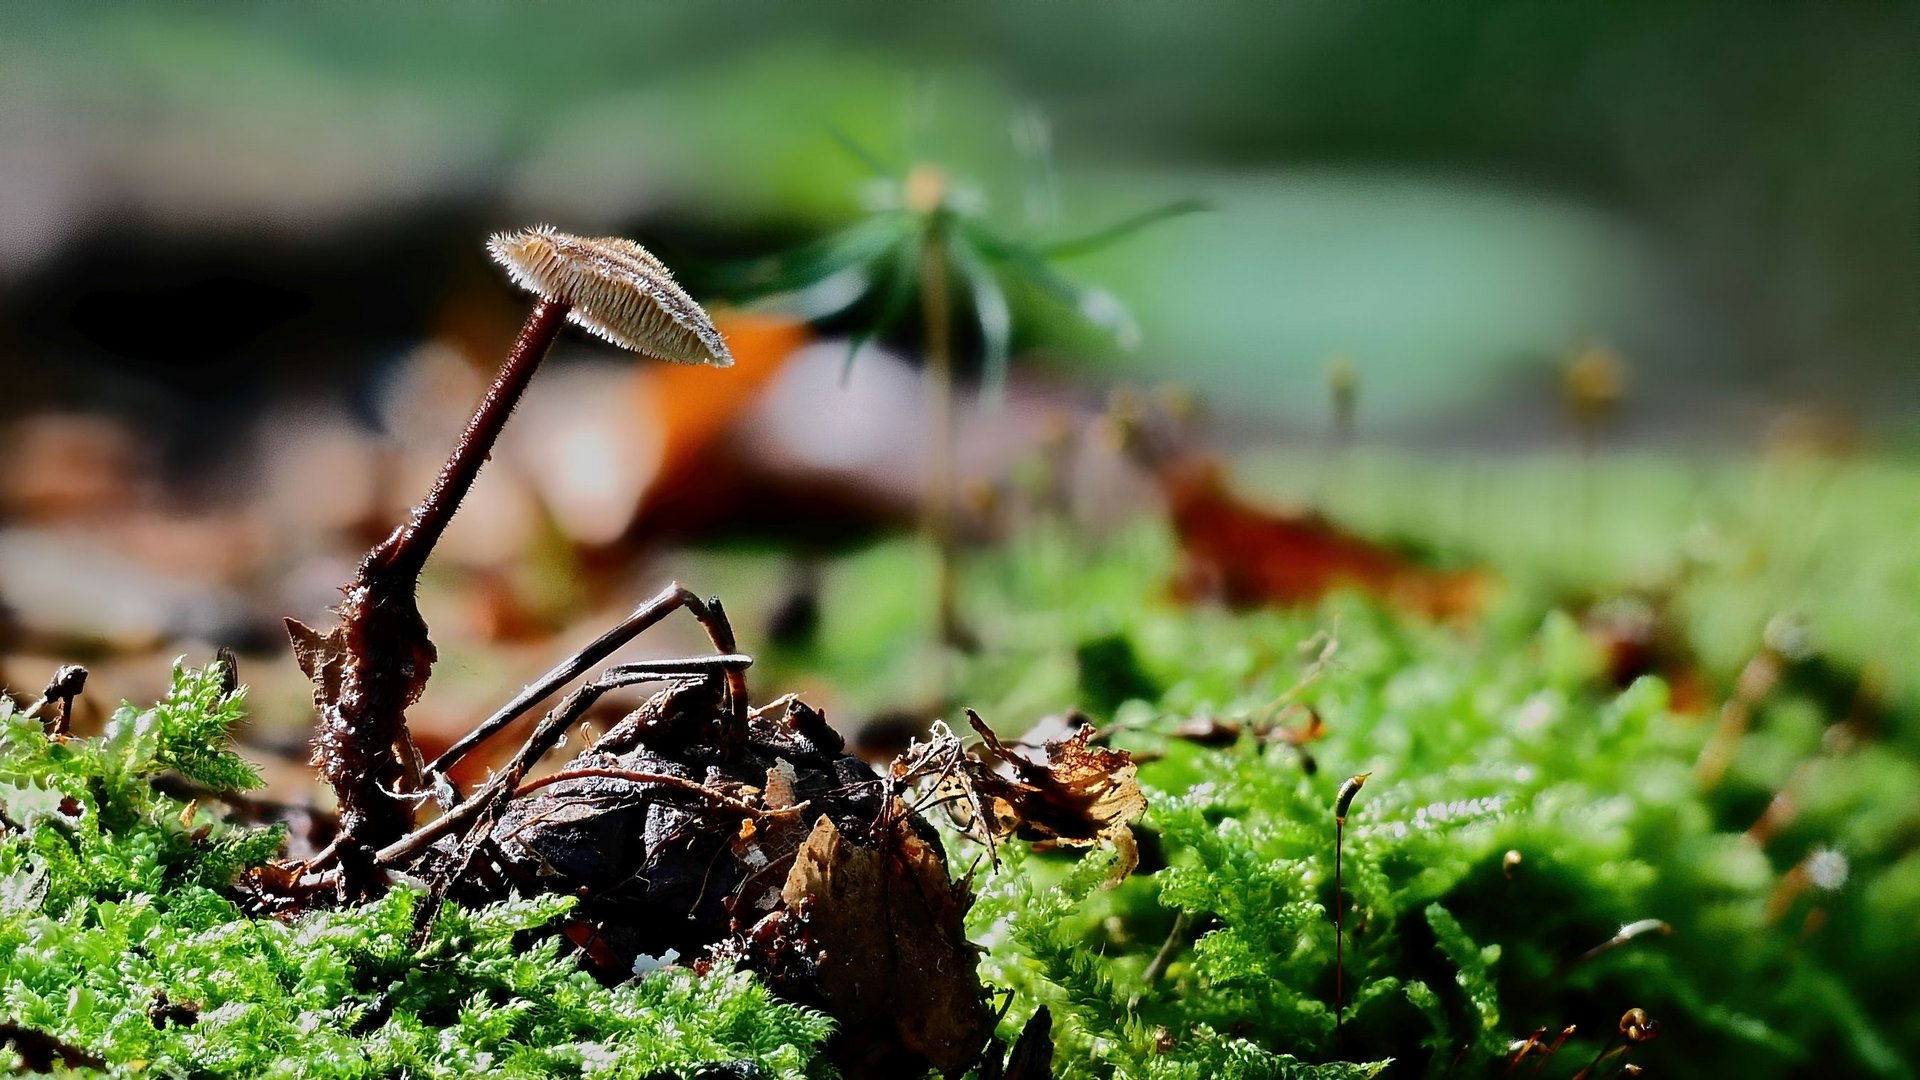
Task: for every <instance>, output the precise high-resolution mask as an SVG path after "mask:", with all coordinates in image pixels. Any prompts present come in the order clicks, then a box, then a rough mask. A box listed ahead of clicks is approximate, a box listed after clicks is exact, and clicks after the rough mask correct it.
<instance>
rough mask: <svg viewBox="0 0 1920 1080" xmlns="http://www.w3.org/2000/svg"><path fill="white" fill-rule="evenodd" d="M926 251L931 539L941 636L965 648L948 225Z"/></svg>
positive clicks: (930, 228)
mask: <svg viewBox="0 0 1920 1080" xmlns="http://www.w3.org/2000/svg"><path fill="white" fill-rule="evenodd" d="M926 228H927V236H926V242H925V243H924V244H922V245H921V249H920V318H921V322H922V324H923V332H924V334H925V335H926V342H925V344H926V351H927V376H928V381H929V383H930V384H931V388H932V394H931V400H930V401H929V406H930V409H931V413H932V415H931V416H930V417H929V418H928V419H929V422H928V431H929V435H928V440H929V441H928V451H929V454H928V461H927V502H926V507H925V511H924V512H925V515H926V522H925V525H926V530H927V535H928V536H929V537H930V538H931V539H932V540H933V545H934V550H935V552H936V553H937V555H938V557H939V562H940V565H939V570H938V572H937V573H938V584H937V586H936V587H937V589H938V594H937V599H936V605H937V610H938V614H939V619H940V637H941V640H943V641H945V642H946V643H947V644H950V645H964V644H966V643H968V642H970V641H971V639H972V635H970V634H969V633H967V631H966V628H965V627H964V626H962V625H961V622H960V613H959V604H958V601H957V598H956V592H957V590H958V583H957V580H956V579H957V577H958V572H957V571H958V568H957V566H956V555H955V551H954V542H953V485H954V435H955V433H954V414H953V290H952V286H951V284H950V282H949V281H948V269H947V239H946V226H945V225H944V224H943V223H942V222H940V221H939V220H938V219H937V218H936V219H935V220H933V221H931V222H929V223H928V224H927V227H926Z"/></svg>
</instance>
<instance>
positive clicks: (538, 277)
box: [287, 226, 732, 898]
mask: <svg viewBox="0 0 1920 1080" xmlns="http://www.w3.org/2000/svg"><path fill="white" fill-rule="evenodd" d="M487 247H488V250H489V251H490V252H491V253H492V254H493V256H494V258H495V259H496V260H498V261H499V262H500V263H501V264H502V265H503V266H505V267H506V268H507V272H508V273H509V274H511V275H512V277H513V279H514V280H515V281H516V282H517V283H519V284H520V285H522V286H524V287H525V288H527V289H529V290H530V291H532V292H534V293H535V294H536V295H538V297H539V302H538V303H537V304H535V305H534V309H533V313H532V314H531V315H529V316H528V318H527V322H526V325H525V326H524V327H522V328H521V330H520V336H519V338H518V339H517V340H515V342H514V343H513V350H512V352H510V353H509V354H508V356H507V362H506V364H505V365H504V366H502V367H501V369H500V374H499V375H498V376H496V377H495V378H494V381H493V385H492V386H490V387H488V388H487V395H486V398H485V399H484V400H482V401H481V403H480V406H479V408H478V409H476V410H475V411H474V414H473V418H472V419H471V420H469V421H468V422H467V427H466V430H465V431H463V432H461V434H460V439H459V441H458V442H457V443H456V444H455V446H454V449H453V453H452V454H451V455H450V456H449V457H448V458H447V462H446V464H445V465H444V466H442V467H441V470H440V475H439V477H438V478H437V479H436V480H435V481H434V483H433V489H432V490H431V491H429V492H428V493H427V496H426V498H425V499H423V500H421V502H420V504H419V505H418V506H416V507H414V509H413V512H412V513H411V514H410V515H408V519H407V520H406V521H405V522H403V523H401V525H400V526H399V527H398V528H396V529H394V531H393V533H392V534H391V535H389V536H388V537H387V538H386V539H385V540H383V541H381V542H380V543H379V544H377V545H375V546H374V548H373V550H371V551H369V552H368V553H367V557H366V559H365V560H364V561H363V562H362V563H361V565H360V568H359V571H358V573H356V574H355V576H354V580H353V581H351V582H349V583H348V584H347V586H346V588H345V589H344V590H343V591H344V592H345V593H346V599H345V601H344V602H343V603H342V604H341V605H340V608H339V611H340V625H339V626H337V627H336V628H334V629H333V630H332V631H331V632H329V633H326V634H321V633H319V632H317V631H314V630H312V629H309V628H307V627H305V626H302V625H300V624H299V623H297V622H294V621H293V620H288V625H287V629H288V632H289V634H290V635H291V636H292V638H293V642H294V652H295V655H296V656H297V657H298V659H299V661H300V666H301V668H302V670H304V671H305V672H306V673H307V676H308V677H309V678H310V679H312V680H313V683H314V706H315V709H316V710H317V711H318V713H319V716H320V725H319V733H318V734H317V735H316V736H315V738H314V750H313V762H314V765H315V766H316V767H317V768H318V769H319V771H320V773H321V775H322V776H323V777H325V778H326V780H327V782H328V783H329V784H331V785H332V786H333V789H334V791H335V793H336V795H337V797H338V800H339V805H340V833H339V837H338V839H337V842H336V845H335V852H336V856H337V858H338V860H339V863H340V879H339V880H340V885H341V891H342V892H343V893H344V894H345V895H348V896H353V897H361V898H364V897H369V896H372V895H376V894H377V893H378V892H379V891H380V890H381V889H382V888H383V887H384V880H383V878H382V876H381V874H380V872H379V869H378V868H377V867H376V866H375V863H374V853H375V852H377V851H379V850H381V849H382V848H384V847H386V846H387V845H389V844H391V843H393V842H394V841H396V840H398V839H400V838H401V837H402V836H404V835H405V834H406V833H407V832H408V831H409V830H410V829H411V828H412V827H413V807H412V803H411V802H410V801H409V800H408V799H407V798H406V793H407V792H409V791H410V790H418V787H419V785H420V783H421V777H420V773H421V771H422V767H421V763H420V762H419V758H418V754H417V752H416V751H415V749H414V747H413V743H412V738H411V736H410V735H409V733H408V731H407V727H406V710H407V708H408V707H409V706H410V705H412V704H413V703H414V702H415V701H416V700H418V699H419V697H420V694H421V691H422V690H424V689H425V688H426V683H427V676H428V673H429V671H430V669H431V668H432V666H433V662H434V660H435V659H436V654H435V651H434V647H433V642H432V641H431V640H430V639H429V638H428V637H427V625H426V621H425V620H424V619H422V618H421V617H420V612H419V608H418V607H417V606H416V604H415V602H414V592H415V590H416V588H417V587H418V585H419V581H420V572H421V570H422V568H423V567H424V566H425V565H426V561H427V557H428V555H429V554H431V553H432V551H433V548H434V546H435V545H436V544H437V543H438V542H439V540H440V537H441V535H442V534H443V533H445V532H446V528H447V525H448V523H450V522H451V521H452V520H453V514H454V511H456V510H458V509H459V507H460V502H461V500H462V499H463V498H465V496H466V494H467V491H468V490H469V489H470V488H472V486H473V482H474V480H475V479H476V478H477V477H478V476H479V475H480V469H481V467H482V466H483V465H485V464H486V461H487V456H488V454H489V453H491V451H492V450H493V444H494V441H495V440H496V439H497V438H498V437H499V434H500V430H501V428H503V427H505V426H506V423H507V418H508V417H509V416H511V415H513V408H514V405H515V404H516V403H517V402H518V401H519V400H520V396H521V395H522V394H523V393H524V392H525V391H526V388H527V384H528V383H529V382H531V381H532V379H533V373H534V371H535V370H537V369H538V368H539V366H540V363H541V361H542V360H544V359H545V358H546V355H547V352H548V350H550V349H551V348H552V346H553V342H554V339H555V338H556V337H558V336H559V333H560V328H561V327H562V326H563V325H564V324H565V323H566V321H567V320H568V319H571V320H573V321H574V322H575V323H578V324H579V325H581V326H582V327H585V328H586V329H588V330H590V331H592V332H593V333H595V334H598V335H600V336H601V337H603V338H606V339H607V340H608V341H611V342H613V343H615V344H617V345H621V346H623V347H625V348H629V349H633V350H635V351H637V352H641V353H646V354H649V355H653V356H657V357H660V358H662V359H666V360H673V361H678V362H681V363H706V364H714V365H718V366H725V365H727V364H730V363H732V357H731V356H729V355H728V353H727V346H726V342H725V341H724V340H722V339H721V337H720V332H719V331H718V330H715V329H714V326H713V322H712V321H711V320H710V319H708V318H707V315H706V312H704V311H702V310H701V309H700V306H699V305H698V304H696V303H694V302H693V300H692V299H691V298H690V297H688V296H687V294H686V293H685V292H683V291H681V289H680V287H679V286H677V285H675V284H674V282H673V275H672V274H671V273H669V272H668V271H667V268H666V267H664V266H662V265H661V264H660V261H659V260H658V259H655V258H654V257H653V256H652V255H650V254H648V253H647V251H646V249H644V248H642V247H641V246H640V245H638V244H636V243H634V242H633V241H631V240H622V239H619V238H615V237H603V238H599V239H587V238H584V237H578V236H570V235H568V234H566V233H562V232H558V231H556V230H554V229H551V228H547V227H544V226H543V227H539V228H534V229H528V230H525V231H522V232H517V233H502V234H499V235H496V236H494V237H493V238H492V239H491V240H489V241H488V244H487Z"/></svg>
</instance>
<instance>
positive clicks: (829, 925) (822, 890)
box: [781, 814, 993, 1077]
mask: <svg viewBox="0 0 1920 1080" xmlns="http://www.w3.org/2000/svg"><path fill="white" fill-rule="evenodd" d="M781 898H782V900H783V901H785V903H786V905H787V910H788V911H789V912H791V913H794V914H795V915H796V916H798V915H801V913H804V918H805V920H806V925H807V932H808V934H809V936H810V937H811V939H812V941H813V942H814V944H815V945H816V946H817V947H818V949H819V950H820V962H819V964H818V971H819V991H820V993H821V995H822V996H823V997H824V998H825V999H826V1002H827V1005H828V1009H829V1011H830V1012H831V1013H832V1014H833V1017H834V1019H835V1021H836V1022H837V1023H838V1025H839V1029H840V1030H839V1032H838V1034H837V1035H836V1042H837V1043H838V1044H839V1048H838V1050H837V1052H836V1055H835V1056H836V1058H837V1059H838V1063H839V1065H840V1068H841V1070H842V1071H843V1072H844V1073H845V1074H846V1075H849V1076H856V1077H857V1076H896V1075H908V1074H909V1073H908V1072H905V1071H901V1070H903V1069H907V1068H909V1067H910V1065H911V1064H912V1063H915V1062H914V1061H913V1059H918V1061H922V1062H924V1065H922V1066H921V1067H922V1068H924V1067H925V1066H931V1067H932V1068H934V1069H937V1070H939V1071H940V1072H941V1073H944V1074H946V1075H949V1076H957V1075H959V1074H960V1073H962V1072H965V1071H966V1070H967V1069H969V1068H971V1067H972V1066H973V1065H974V1063H975V1062H976V1061H978V1060H979V1057H980V1052H981V1048H982V1047H983V1046H984V1045H985V1043H986V1040H987V1037H988V1036H989V1035H990V1034H991V1032H992V1030H993V1013H992V1012H991V1011H990V1010H989V1009H988V1008H987V1001H986V991H985V990H984V989H983V988H982V987H981V985H980V978H979V976H978V974H976V972H975V970H974V967H975V962H976V954H975V951H974V948H973V946H972V945H971V944H969V943H968V941H967V939H966V931H965V929H964V928H963V926H962V923H961V920H962V917H963V916H964V915H965V913H966V908H967V902H968V901H967V896H966V893H965V891H964V889H963V887H961V886H957V885H955V884H954V883H953V882H952V881H950V880H949V879H948V877H947V868H946V859H945V858H944V856H943V855H942V854H941V852H940V850H939V849H938V848H937V847H935V846H934V845H933V844H931V843H929V842H928V840H927V839H925V838H923V837H921V836H920V835H919V834H918V833H916V832H915V831H914V830H913V829H912V828H910V827H908V826H907V825H906V824H905V823H904V822H902V823H900V824H897V825H895V826H893V827H892V828H891V829H890V830H889V832H888V834H887V835H886V837H885V839H884V840H883V842H882V843H881V844H878V845H872V846H869V845H868V844H866V843H863V842H861V841H859V840H856V839H854V838H851V837H849V836H846V835H844V834H842V833H841V831H840V830H839V828H838V827H836V826H835V825H834V823H833V820H832V819H831V818H829V817H827V816H826V815H824V814H823V815H821V817H820V819H819V820H818V821H817V822H816V823H815V825H814V827H813V831H812V833H810V834H809V835H808V836H807V839H806V842H805V843H803V844H801V846H800V850H799V851H798V852H796V853H795V855H794V860H793V868H792V869H791V870H790V871H788V874H787V881H786V885H785V887H784V888H783V889H782V890H781ZM903 1054H904V1055H905V1056H903Z"/></svg>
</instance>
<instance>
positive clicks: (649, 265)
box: [487, 225, 733, 367]
mask: <svg viewBox="0 0 1920 1080" xmlns="http://www.w3.org/2000/svg"><path fill="white" fill-rule="evenodd" d="M487 252H488V253H489V254H491V255H492V256H493V259H494V261H495V262H497V263H499V264H500V265H501V266H504V267H506V270H507V275H508V276H509V277H511V278H513V281H514V284H516V285H519V286H520V287H521V288H523V289H526V290H528V291H529V292H532V293H535V294H537V295H539V296H542V297H545V298H546V299H549V300H564V301H566V302H567V303H569V304H571V305H573V306H572V308H571V309H570V310H569V311H568V312H567V318H569V319H571V320H572V321H573V322H574V323H576V324H578V325H579V326H580V327H582V328H584V329H586V330H587V331H589V332H591V333H593V334H596V335H598V336H600V337H603V338H605V339H607V340H608V341H611V342H613V343H614V344H615V345H618V346H620V347H621V348H624V349H632V350H633V351H634V352H638V353H645V354H647V355H648V356H657V357H659V358H660V359H662V360H672V361H674V362H675V363H681V364H712V365H714V366H716V367H728V366H730V365H731V364H732V363H733V355H732V354H731V353H729V352H728V351H727V343H726V340H725V339H724V338H722V337H721V336H720V331H718V330H716V329H714V326H713V320H712V319H710V318H708V317H707V313H706V311H705V310H703V309H702V308H701V307H700V305H699V304H696V303H694V301H693V298H692V297H690V296H688V295H687V294H686V291H685V290H683V289H681V288H680V286H679V285H677V284H675V283H674V280H673V272H672V271H670V270H668V269H667V268H666V266H665V265H664V264H662V263H661V262H660V260H659V259H656V258H654V257H653V253H652V252H650V251H648V250H647V249H646V248H643V247H641V246H640V245H639V244H636V243H634V242H633V241H631V240H626V239H623V238H621V237H618V236H597V237H586V236H574V235H573V234H571V233H563V232H561V231H559V230H558V229H555V228H553V227H552V226H549V225H536V226H534V227H533V228H531V229H521V230H519V231H517V232H504V233H495V234H494V235H493V236H492V237H490V238H489V239H488V240H487Z"/></svg>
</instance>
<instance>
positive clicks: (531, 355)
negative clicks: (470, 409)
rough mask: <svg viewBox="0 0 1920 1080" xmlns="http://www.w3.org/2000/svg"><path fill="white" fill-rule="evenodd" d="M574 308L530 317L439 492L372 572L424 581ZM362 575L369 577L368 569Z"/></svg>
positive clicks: (375, 556) (545, 306) (541, 310)
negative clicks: (436, 549)
mask: <svg viewBox="0 0 1920 1080" xmlns="http://www.w3.org/2000/svg"><path fill="white" fill-rule="evenodd" d="M572 308H573V305H572V304H569V303H567V302H566V301H565V300H541V301H540V303H539V305H538V306H536V307H535V308H534V309H533V314H531V315H529V316H527V323H526V325H525V326H523V327H521V328H520V337H519V338H518V339H517V340H515V341H514V343H513V351H512V352H510V353H508V354H507V362H506V364H505V366H503V367H502V368H501V369H500V374H499V376H498V377H496V378H495V379H494V380H493V385H492V386H490V387H488V388H487V396H486V398H485V399H483V400H482V401H481V402H480V407H479V408H478V409H475V410H474V413H473V418H472V419H470V420H468V421H467V427H466V430H465V431H462V432H461V433H460V441H459V442H458V443H457V444H456V445H455V446H454V450H453V454H452V456H450V457H448V458H447V463H446V464H445V465H444V466H442V467H441V469H440V475H439V476H438V477H437V478H436V479H435V480H434V482H433V489H432V490H431V491H429V492H427V497H426V498H425V499H423V500H421V502H420V505H418V506H416V507H414V508H413V515H412V517H411V518H410V519H409V520H408V521H407V523H406V524H404V525H401V526H400V527H399V528H397V529H395V530H394V531H393V535H391V536H389V537H387V539H386V540H385V541H384V542H382V543H381V544H380V545H379V546H378V547H376V548H374V549H373V551H372V552H371V553H369V554H368V556H367V563H368V565H369V566H372V565H373V564H374V563H375V562H376V561H378V562H381V563H382V566H381V567H380V569H381V570H383V571H391V572H394V573H402V572H404V573H410V574H411V575H412V576H413V577H414V578H416V579H417V578H418V577H419V576H420V570H421V568H422V567H423V566H425V565H426V562H427V555H428V554H429V553H430V552H432V551H433V547H434V545H435V544H437V543H439V542H440V536H441V534H442V533H445V532H446V531H447V524H448V523H449V522H451V521H452V520H453V512H454V511H455V510H458V509H459V508H460V501H461V500H462V499H464V498H466V495H467V491H468V490H469V489H470V488H472V487H473V481H474V479H475V478H476V477H478V476H479V475H480V467H481V466H483V465H485V464H486V463H487V457H488V455H490V454H492V453H493V444H494V441H495V440H496V439H498V438H499V437H500V429H501V428H503V427H505V426H506V424H507V418H508V417H509V416H511V415H513V408H514V406H515V405H518V404H519V403H520V395H521V394H523V393H525V392H526V389H527V384H528V383H530V382H532V381H533V373H534V372H535V371H536V370H538V369H539V367H540V362H541V361H542V360H544V359H546V356H547V352H548V350H550V349H552V348H553V341H554V339H555V338H556V337H558V336H559V335H560V328H561V327H562V326H564V325H566V321H567V312H568V311H570V310H572ZM361 572H362V573H363V574H364V573H366V569H365V568H363V569H362V571H361Z"/></svg>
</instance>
